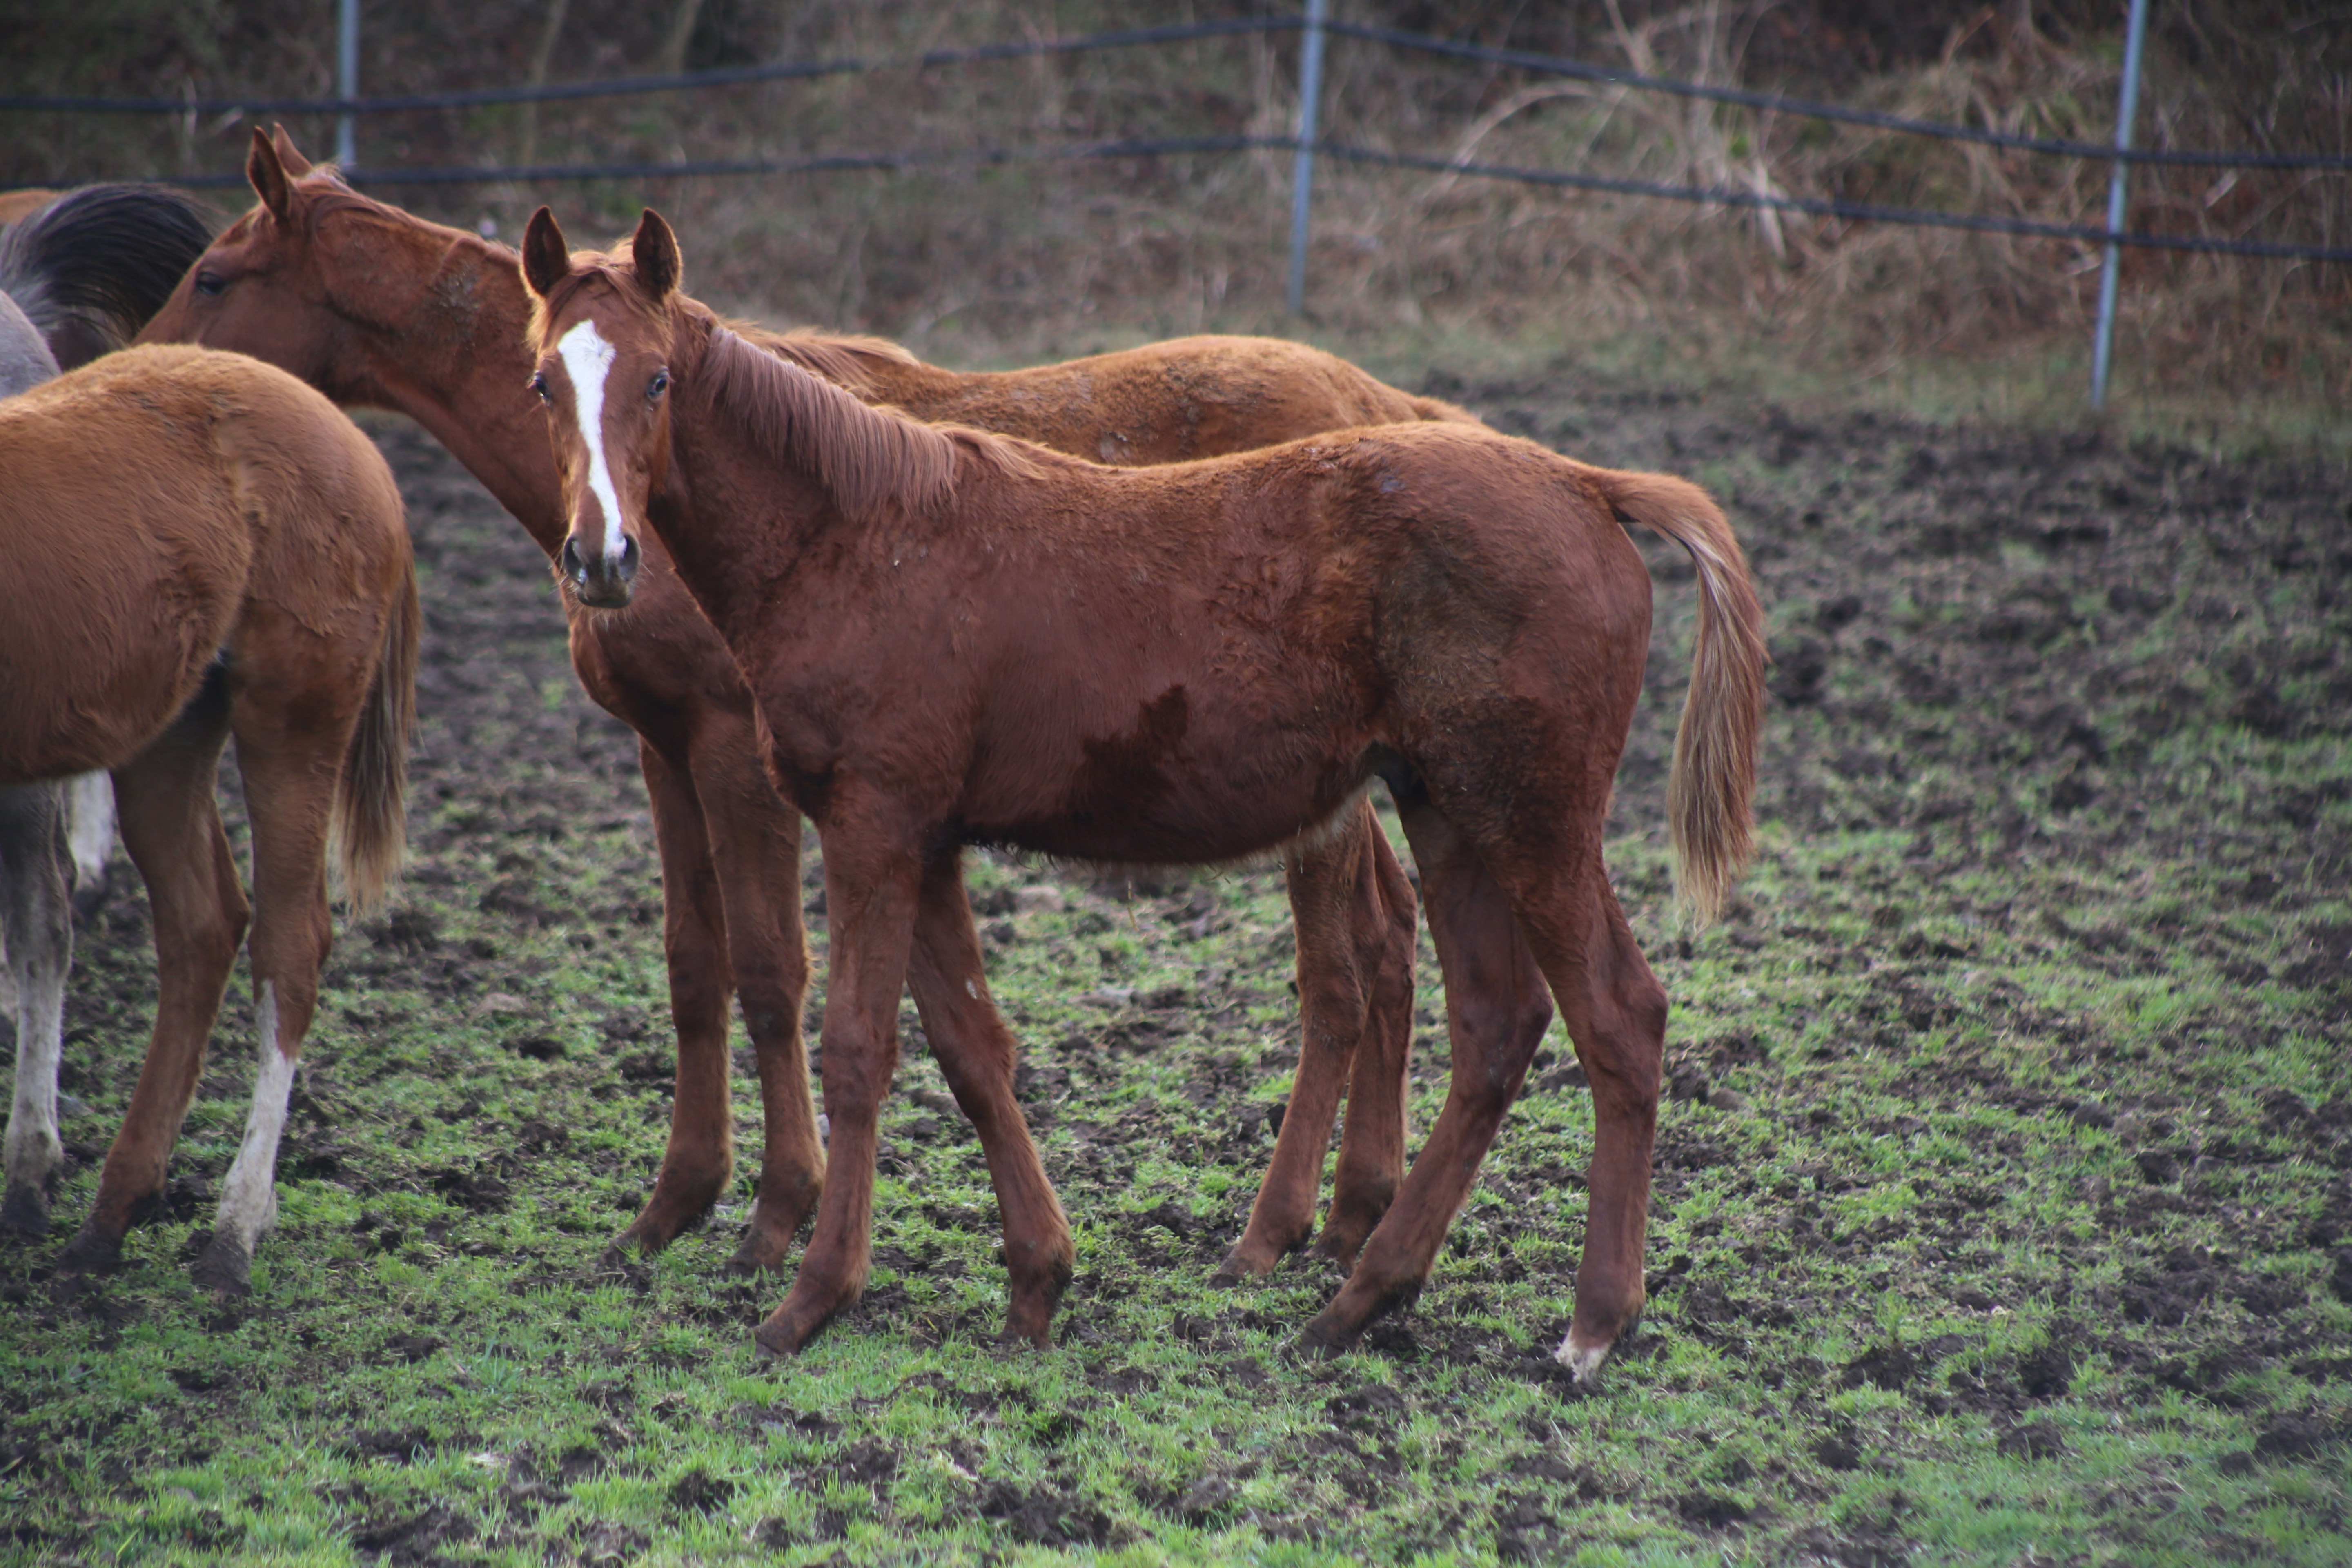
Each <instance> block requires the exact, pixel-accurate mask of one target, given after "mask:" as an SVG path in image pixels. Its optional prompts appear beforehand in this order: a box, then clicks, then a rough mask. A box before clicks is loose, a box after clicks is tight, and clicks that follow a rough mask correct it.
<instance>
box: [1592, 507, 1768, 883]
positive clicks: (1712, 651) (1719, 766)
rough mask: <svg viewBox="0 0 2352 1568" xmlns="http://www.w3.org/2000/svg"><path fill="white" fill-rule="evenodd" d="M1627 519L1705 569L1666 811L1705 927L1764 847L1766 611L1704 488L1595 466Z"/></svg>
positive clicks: (1681, 878)
mask: <svg viewBox="0 0 2352 1568" xmlns="http://www.w3.org/2000/svg"><path fill="white" fill-rule="evenodd" d="M1587 471H1588V472H1590V473H1591V476H1592V477H1593V479H1595V480H1596V481H1597V482H1598V483H1599V484H1600V486H1601V492H1602V494H1604V495H1605V496H1607V498H1608V500H1609V503H1610V505H1612V507H1614V508H1615V509H1616V511H1617V515H1618V517H1619V519H1620V520H1630V521H1634V522H1638V523H1640V524H1642V526H1643V527H1644V528H1649V529H1653V530H1655V531H1657V532H1659V533H1663V534H1664V535H1665V536H1666V537H1667V538H1668V539H1671V540H1673V541H1674V542H1675V543H1676V544H1679V545H1681V546H1682V547H1683V548H1684V549H1685V550H1686V551H1688V552H1690V558H1691V562H1692V563H1693V564H1694V565H1696V567H1697V568H1698V588H1699V606H1698V647H1697V650H1696V653H1695V655H1694V656H1693V659H1692V668H1691V682H1690V693H1689V695H1688V696H1687V697H1686V698H1685V699H1684V701H1683V720H1682V726H1681V728H1680V729H1679V730H1677V731H1675V765H1674V772H1673V773H1672V775H1671V776H1670V778H1669V781H1668V783H1667V786H1666V816H1667V818H1668V821H1669V823H1670V825H1671V826H1672V829H1673V833H1674V841H1675V893H1676V895H1677V896H1678V898H1679V899H1680V900H1681V902H1682V904H1683V907H1684V908H1685V910H1688V911H1690V912H1691V913H1692V914H1693V915H1695V916H1696V917H1697V919H1698V920H1699V921H1700V922H1701V923H1702V924H1704V923H1706V922H1707V921H1713V920H1714V919H1715V918H1716V916H1717V914H1719V913H1720V912H1721V911H1722V909H1723V900H1724V898H1725V896H1726V895H1727V894H1728V893H1729V892H1730V890H1731V885H1732V883H1733V882H1734V881H1736V880H1738V876H1739V873H1740V870H1741V868H1744V867H1745V866H1746V865H1747V864H1748V857H1749V856H1750V855H1751V854H1752V853H1753V852H1754V850H1755V820H1754V818H1753V817H1752V816H1750V814H1749V805H1748V802H1749V797H1750V796H1751V795H1754V793H1755V789H1756V731H1757V728H1758V726H1759V724H1760V723H1761V721H1762V719H1763V712H1764V660H1765V654H1764V611H1763V607H1762V606H1761V605H1759V604H1758V603H1757V600H1756V584H1755V582H1754V580H1753V579H1751V578H1750V577H1749V576H1748V559H1747V556H1746V555H1745V554H1744V553H1742V552H1741V551H1740V548H1739V541H1738V538H1737V537H1735V536H1734V535H1733V533H1732V531H1731V524H1730V523H1728V522H1727V521H1725V520H1724V516H1723V512H1722V510H1720V509H1719V508H1717V506H1716V504H1715V502H1714V501H1713V500H1709V499H1708V497H1707V494H1706V491H1705V490H1702V489H1699V488H1698V487H1697V486H1696V485H1694V484H1692V483H1690V482H1689V481H1688V480H1686V479H1675V478H1672V477H1670V476H1668V475H1665V474H1627V473H1615V472H1612V471H1611V470H1609V469H1606V468H1592V469H1588V470H1587Z"/></svg>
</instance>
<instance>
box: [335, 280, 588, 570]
mask: <svg viewBox="0 0 2352 1568" xmlns="http://www.w3.org/2000/svg"><path fill="white" fill-rule="evenodd" d="M422 270H423V269H422V268H420V271H422ZM529 325H530V302H529V300H527V299H526V298H525V296H524V293H523V284H522V277H521V274H520V272H519V271H518V270H517V269H516V267H515V264H514V261H513V259H512V258H510V257H508V256H506V255H504V254H503V253H501V252H499V251H497V250H494V249H492V248H491V247H489V246H488V245H484V244H482V243H481V242H479V241H477V240H475V239H473V238H472V237H470V236H466V235H456V236H455V237H454V242H453V243H452V244H450V245H449V246H448V247H447V248H446V250H444V251H443V253H442V255H441V256H440V258H439V259H438V261H437V263H436V264H435V266H434V268H433V271H432V273H431V276H430V278H429V280H426V281H425V283H424V286H423V287H422V288H420V289H417V291H416V293H415V296H414V304H413V308H412V309H411V310H410V311H409V312H408V313H407V315H406V316H405V317H404V319H401V320H398V321H384V322H382V323H380V324H377V325H373V326H363V327H362V329H361V334H362V343H363V345H364V358H365V361H366V372H365V379H366V381H367V383H368V388H367V396H366V401H369V402H373V403H381V404H383V405H385V406H387V407H390V408H393V409H395V410H397V411H399V412H400V413H403V414H405V415H407V416H409V417H410V418H412V419H414V420H415V421H416V422H417V423H418V424H419V425H422V426H425V429H426V430H427V431H428V432H430V433H431V434H432V436H433V437H434V438H435V439H436V440H437V441H439V442H440V443H441V444H442V445H443V446H444V447H447V448H448V449H449V452H450V455H451V456H453V457H455V458H457V460H458V461H459V462H460V463H463V464H464V465H465V466H466V468H467V470H468V471H470V472H471V473H472V474H473V476H474V477H475V478H476V479H479V480H481V481H482V484H483V486H484V488H486V489H488V491H489V492H490V494H492V495H493V496H495V497H497V498H498V500H499V505H501V506H503V507H505V508H506V509H507V510H508V511H509V512H511V513H513V514H514V517H515V520H516V521H518V522H520V523H521V524H522V525H523V527H524V529H525V530H527V531H529V532H530V536H531V538H532V539H534V540H536V541H538V542H539V546H540V548H541V549H542V550H544V551H546V552H548V554H550V555H553V554H554V553H555V552H557V551H558V550H560V549H562V545H563V535H564V532H565V530H566V528H567V527H568V526H569V525H568V522H567V521H566V519H565V517H564V514H563V487H562V481H561V480H560V479H558V478H557V476H556V471H555V459H554V457H553V455H552V453H551V450H550V448H549V446H548V439H547V429H546V426H545V423H544V420H543V416H541V413H540V410H539V407H538V405H536V404H535V403H533V402H532V400H531V397H530V392H529V391H528V387H529V384H530V369H531V365H530V352H529V350H528V347H527V346H526V344H525V342H524V335H525V331H526V329H527V328H528V327H529Z"/></svg>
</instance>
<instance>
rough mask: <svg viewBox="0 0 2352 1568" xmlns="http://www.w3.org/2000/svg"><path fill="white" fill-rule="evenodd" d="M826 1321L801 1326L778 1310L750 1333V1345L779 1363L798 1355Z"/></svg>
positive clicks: (794, 1319) (823, 1319)
mask: <svg viewBox="0 0 2352 1568" xmlns="http://www.w3.org/2000/svg"><path fill="white" fill-rule="evenodd" d="M827 1321H829V1320H828V1319H827V1318H820V1319H818V1320H817V1321H815V1322H814V1323H810V1324H807V1325H806V1326H803V1325H802V1324H801V1323H800V1321H798V1319H797V1318H796V1317H793V1318H788V1317H786V1316H785V1315H784V1310H783V1309H782V1308H778V1309H777V1310H776V1311H775V1312H774V1314H773V1315H772V1316H771V1317H770V1318H769V1319H768V1321H765V1322H763V1323H761V1325H760V1326H759V1327H758V1328H756V1329H753V1330H752V1331H751V1343H752V1345H753V1347H754V1348H756V1349H757V1350H758V1351H759V1352H760V1353H761V1355H763V1356H768V1357H772V1358H773V1359H775V1360H779V1361H781V1360H782V1359H783V1358H784V1357H786V1356H792V1355H798V1354H799V1353H800V1352H802V1351H803V1349H805V1348H806V1347H807V1345H808V1342H810V1341H811V1340H813V1339H814V1338H816V1336H817V1334H818V1333H819V1332H820V1331H822V1330H823V1329H824V1325H825V1323H826V1322H827Z"/></svg>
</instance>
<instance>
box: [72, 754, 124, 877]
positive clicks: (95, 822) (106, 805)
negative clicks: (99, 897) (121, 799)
mask: <svg viewBox="0 0 2352 1568" xmlns="http://www.w3.org/2000/svg"><path fill="white" fill-rule="evenodd" d="M66 847H67V848H68V850H69V851H70V852H71V853H72V855H73V864H74V886H75V887H77V888H87V887H91V886H93V885H95V884H97V883H99V882H102V881H104V880H105V879H106V859H107V857H108V855H109V854H110V853H111V852H112V851H113V848H114V781H113V780H112V779H111V778H110V777H108V776H107V775H106V774H105V773H84V774H82V775H81V776H80V777H79V778H77V779H75V780H73V781H71V782H70V783H68V784H67V785H66Z"/></svg>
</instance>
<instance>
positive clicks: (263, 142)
mask: <svg viewBox="0 0 2352 1568" xmlns="http://www.w3.org/2000/svg"><path fill="white" fill-rule="evenodd" d="M245 177H246V178H247V179H248V180H251V181H252V182H253V191H254V195H257V196H259V197H260V198H261V205H263V206H265V207H268V209H269V216H271V217H274V218H276V219H277V220H278V222H279V223H284V222H285V221H287V215H288V214H289V213H291V212H292V211H293V210H294V182H293V181H292V180H291V179H289V177H288V176H287V174H286V161H285V160H284V159H283V158H281V157H279V156H278V149H277V148H276V147H275V146H273V145H271V143H270V141H269V138H268V137H267V136H265V135H263V134H262V133H261V127H260V126H258V125H257V126H255V127H254V128H253V151H252V152H251V153H247V154H246V159H245Z"/></svg>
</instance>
